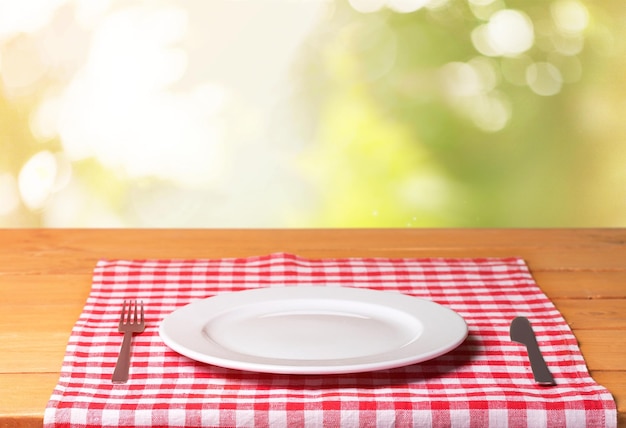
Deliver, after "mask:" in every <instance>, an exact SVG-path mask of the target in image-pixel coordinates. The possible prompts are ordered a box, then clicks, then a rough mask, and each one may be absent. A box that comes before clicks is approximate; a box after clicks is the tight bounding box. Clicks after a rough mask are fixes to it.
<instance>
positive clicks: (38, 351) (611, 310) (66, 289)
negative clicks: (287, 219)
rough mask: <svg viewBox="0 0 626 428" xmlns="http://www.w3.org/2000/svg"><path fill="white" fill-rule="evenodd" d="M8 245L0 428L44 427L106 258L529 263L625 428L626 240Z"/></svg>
mask: <svg viewBox="0 0 626 428" xmlns="http://www.w3.org/2000/svg"><path fill="white" fill-rule="evenodd" d="M0 243H1V245H0V313H2V317H0V391H1V392H0V427H13V426H41V424H42V420H43V411H44V409H45V406H46V403H47V401H48V398H49V397H50V393H51V392H52V389H53V388H54V386H55V384H56V382H57V380H58V376H59V370H60V367H61V362H62V359H63V355H64V352H65V347H66V345H67V340H68V338H69V335H70V332H71V328H72V326H73V325H74V323H75V322H76V319H77V318H78V316H79V314H80V312H81V310H82V307H83V305H84V303H85V300H86V298H87V296H88V294H89V289H90V286H91V275H92V271H93V268H94V266H95V264H96V263H97V261H98V260H99V259H103V258H108V259H143V258H179V259H180V258H183V259H184V258H222V257H242V256H251V255H260V254H268V253H273V252H290V253H295V254H299V255H302V256H305V257H314V258H323V257H360V256H368V257H509V256H517V257H522V258H524V259H525V260H526V262H527V263H528V265H529V267H530V269H531V272H532V274H533V277H534V278H535V280H536V281H537V284H538V285H539V286H540V287H541V288H542V290H543V291H544V292H545V293H546V295H547V296H548V297H550V299H552V301H553V302H554V304H555V306H556V307H557V308H558V309H559V310H560V311H561V313H562V314H563V316H564V318H565V320H566V321H567V323H568V324H569V326H570V327H571V328H572V330H573V332H574V334H575V336H576V338H577V339H578V341H579V344H580V347H581V351H582V353H583V356H584V357H585V361H586V362H587V365H588V367H589V370H590V371H591V374H592V376H594V378H595V379H596V380H597V381H598V382H600V383H601V384H603V385H605V386H606V387H607V388H608V389H609V390H610V391H611V393H612V394H613V396H614V397H615V398H616V402H617V405H618V410H619V426H624V427H626V357H624V356H625V355H626V334H625V333H626V229H315V230H314V229H293V230H275V229H258V230H247V229H232V230H222V229H220V230H212V229H202V230H185V229H153V230H151V229H132V230H130V229H129V230H102V229H90V230H80V229H63V230H55V229H11V230H0ZM44 314H45V316H46V319H47V320H48V321H47V322H45V323H43V322H42V319H43V315H44Z"/></svg>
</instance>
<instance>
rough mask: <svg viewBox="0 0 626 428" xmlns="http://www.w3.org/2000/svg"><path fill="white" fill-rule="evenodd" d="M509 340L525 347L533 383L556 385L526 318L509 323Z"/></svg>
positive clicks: (518, 318) (519, 318)
mask: <svg viewBox="0 0 626 428" xmlns="http://www.w3.org/2000/svg"><path fill="white" fill-rule="evenodd" d="M511 340H512V341H514V342H518V343H521V344H523V345H526V351H527V352H528V359H529V360H530V367H531V368H532V370H533V376H535V381H536V382H537V383H538V384H539V385H542V386H553V385H556V382H555V381H554V378H553V377H552V374H551V373H550V370H549V369H548V366H547V365H546V362H545V360H544V359H543V355H541V351H540V350H539V345H538V344H537V338H536V337H535V332H534V331H533V328H532V326H531V325H530V321H528V318H526V317H517V318H515V319H514V320H513V321H512V322H511Z"/></svg>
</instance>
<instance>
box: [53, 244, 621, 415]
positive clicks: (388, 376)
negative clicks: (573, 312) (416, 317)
mask: <svg viewBox="0 0 626 428" xmlns="http://www.w3.org/2000/svg"><path fill="white" fill-rule="evenodd" d="M304 285H307V286H309V285H315V286H323V287H340V286H341V287H363V288H371V289H376V290H393V291H400V292H402V293H405V294H408V295H413V296H417V297H421V298H426V299H430V300H433V301H435V302H437V303H440V304H442V305H445V306H448V307H450V308H452V309H454V310H455V311H456V312H458V313H459V314H460V315H461V316H463V317H464V318H465V320H466V321H467V324H468V327H469V336H468V338H467V339H466V340H465V342H464V343H463V344H462V345H461V346H459V347H458V348H456V349H455V350H453V351H452V352H449V353H447V354H445V355H443V356H441V357H438V358H436V359H433V360H430V361H427V362H424V363H420V364H414V365H410V366H406V367H401V368H396V369H389V370H380V371H375V372H369V373H360V374H341V375H323V376H312V375H311V376H309V375H272V374H260V373H253V372H244V371H238V370H232V369H225V368H220V367H216V366H212V365H208V364H204V363H198V362H196V361H193V360H191V359H188V358H186V357H184V356H181V355H179V354H177V353H176V352H174V351H172V350H170V349H169V348H168V347H167V346H166V345H164V344H163V342H162V341H161V339H160V337H159V334H158V328H159V323H160V322H161V320H162V319H163V318H164V317H165V316H167V315H168V314H169V313H171V312H172V311H174V310H175V309H177V308H180V307H181V306H183V305H186V304H187V303H190V302H193V301H196V300H198V299H203V298H206V297H210V296H213V295H216V294H220V293H228V292H233V291H240V290H246V289H251V288H258V287H293V286H304ZM125 299H141V300H143V301H144V303H145V306H146V330H145V332H144V333H143V334H141V335H136V336H135V337H134V341H133V355H132V361H131V373H130V380H129V382H128V383H126V384H121V385H119V384H115V385H114V384H112V383H111V374H112V372H113V368H114V366H115V362H116V359H117V355H118V352H119V347H120V343H121V340H122V335H120V334H119V333H118V332H117V323H118V319H119V314H120V308H121V306H122V302H123V301H124V300H125ZM516 316H526V317H528V318H529V319H530V321H531V323H532V325H533V327H534V329H535V331H536V333H537V338H538V341H539V345H540V347H541V350H542V351H543V354H544V357H545V359H546V361H547V363H548V365H549V367H550V369H551V370H552V372H553V374H554V377H555V380H556V382H557V386H555V387H541V386H538V385H536V384H535V382H534V380H533V377H532V373H531V371H530V367H529V365H528V359H527V355H526V350H525V348H524V347H523V346H521V345H519V344H516V343H513V342H511V341H510V339H509V325H510V322H511V320H512V319H513V318H515V317H516ZM616 420H617V416H616V409H615V402H614V400H613V398H612V396H611V394H610V393H609V392H608V391H607V390H606V389H605V388H603V387H602V386H600V385H598V384H597V383H596V382H594V381H593V379H591V378H590V376H589V374H588V371H587V369H586V366H585V362H584V361H583V358H582V356H581V353H580V350H579V348H578V345H577V343H576V340H575V338H574V336H573V334H572V332H571V331H570V329H569V328H568V326H567V324H566V323H565V321H564V320H563V318H562V316H561V315H560V313H559V312H558V311H557V310H556V309H555V307H554V306H553V304H552V303H551V302H550V300H549V299H548V298H547V297H546V296H545V295H544V294H543V293H542V292H541V290H540V289H539V288H538V287H537V285H536V284H535V282H534V281H533V278H532V276H531V274H530V272H529V270H528V268H527V266H526V264H525V263H524V261H523V260H521V259H518V258H503V259H441V258H432V259H386V258H367V259H366V258H351V259H321V260H313V259H305V258H302V257H298V256H296V255H292V254H284V253H279V254H271V255H266V256H259V257H250V258H230V259H219V260H110V261H107V260H103V261H100V262H99V263H98V265H97V266H96V268H95V271H94V276H93V286H92V289H91V292H90V295H89V298H88V300H87V302H86V304H85V307H84V310H83V312H82V314H81V316H80V318H79V320H78V321H77V323H76V325H75V327H74V329H73V330H72V334H71V337H70V339H69V343H68V346H67V353H66V355H65V359H64V362H63V367H62V371H61V376H60V378H59V382H58V385H57V386H56V388H55V389H54V392H53V394H52V396H51V398H50V401H49V403H48V406H47V408H46V411H45V420H44V423H45V426H47V427H53V426H59V427H62V426H65V427H69V426H72V427H100V426H134V427H156V426H160V427H164V426H180V427H182V426H197V427H200V426H202V427H213V426H215V427H217V426H223V427H235V426H241V427H269V426H271V427H303V426H306V427H321V426H327V427H339V426H341V427H391V426H397V427H409V426H416V427H428V426H436V427H449V426H454V427H465V426H468V427H487V426H492V427H503V426H510V427H518V426H532V427H559V426H568V427H575V426H579V427H594V426H603V427H604V426H606V427H611V426H616V423H617V422H616Z"/></svg>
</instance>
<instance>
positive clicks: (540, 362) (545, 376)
mask: <svg viewBox="0 0 626 428" xmlns="http://www.w3.org/2000/svg"><path fill="white" fill-rule="evenodd" d="M526 351H527V352H528V359H529V360H530V367H531V369H532V371H533V376H534V377H535V381H536V382H537V383H538V384H540V385H544V386H552V385H556V382H554V378H553V377H552V373H550V370H549V369H548V366H547V364H546V361H545V360H544V359H543V355H542V354H541V351H540V350H539V345H538V344H537V341H532V342H531V343H528V344H527V345H526Z"/></svg>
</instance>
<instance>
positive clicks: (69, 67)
mask: <svg viewBox="0 0 626 428" xmlns="http://www.w3.org/2000/svg"><path fill="white" fill-rule="evenodd" d="M625 71H626V3H625V2H624V1H623V0H601V1H580V0H552V1H548V0H526V1H521V0H520V1H507V2H505V1H501V0H350V1H348V0H335V1H332V0H211V1H203V0H184V1H176V2H175V1H165V0H164V1H158V2H142V1H115V0H97V1H96V0H38V1H35V0H28V1H22V2H8V1H7V2H0V78H1V80H0V152H1V153H2V156H1V157H0V226H1V227H561V226H562V227H624V226H626V121H624V119H623V118H622V112H623V111H624V110H625V109H626V73H625Z"/></svg>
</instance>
